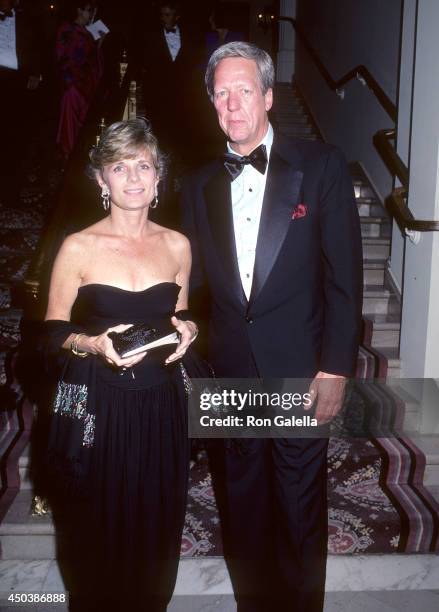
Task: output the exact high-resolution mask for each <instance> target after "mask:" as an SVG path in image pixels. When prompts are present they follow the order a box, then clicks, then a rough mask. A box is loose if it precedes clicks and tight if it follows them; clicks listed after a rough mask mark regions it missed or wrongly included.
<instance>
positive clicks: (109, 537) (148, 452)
mask: <svg viewBox="0 0 439 612" xmlns="http://www.w3.org/2000/svg"><path fill="white" fill-rule="evenodd" d="M90 157H91V165H92V169H93V172H94V175H95V177H96V180H97V181H98V183H99V185H100V187H101V189H102V201H103V205H104V208H106V209H108V215H107V216H105V218H104V219H102V220H101V221H99V222H98V223H96V224H94V225H92V226H90V227H88V228H86V229H85V230H83V231H81V232H78V233H76V234H73V235H70V236H68V237H67V238H66V240H65V241H64V243H63V245H62V247H61V249H60V251H59V254H58V256H57V259H56V261H55V264H54V269H53V273H52V278H51V286H50V292H49V305H48V311H47V315H46V323H45V325H46V329H47V337H48V338H49V342H48V345H50V351H51V355H52V356H54V355H55V357H56V358H57V359H58V363H59V364H62V367H61V368H60V371H62V374H59V375H58V383H57V389H56V394H55V400H54V405H53V412H54V414H53V423H52V429H51V434H50V436H51V444H50V446H51V448H50V463H51V465H52V467H53V469H54V473H55V472H56V469H57V468H58V471H59V472H61V475H62V478H61V480H62V482H63V484H64V485H66V486H65V490H64V492H63V493H62V494H61V495H58V501H60V503H59V504H55V511H54V515H55V522H56V524H57V525H61V526H62V528H63V529H62V531H63V534H62V537H61V536H60V537H59V538H58V540H59V544H58V553H59V558H60V561H61V563H62V567H63V573H64V578H65V580H66V584H67V587H68V589H69V590H70V600H71V603H70V609H71V610H81V611H84V610H104V609H106V610H128V609H135V610H147V611H148V612H159V611H160V612H162V611H164V610H166V607H167V604H168V602H169V600H170V598H171V596H172V592H173V589H174V585H175V580H176V574H177V568H178V560H179V554H180V540H181V534H182V529H183V522H184V515H185V504H186V494H187V478H188V463H189V453H188V439H187V425H186V405H185V397H184V388H183V386H182V383H181V378H180V376H179V364H178V359H179V358H180V357H181V356H182V355H183V354H184V352H185V351H186V349H187V347H188V345H189V344H190V342H191V341H192V340H193V339H194V338H195V335H196V326H195V324H193V323H192V322H191V321H183V320H181V319H180V318H178V317H179V313H180V315H181V318H183V319H184V318H185V317H184V316H183V314H182V313H183V312H184V311H185V312H186V314H187V294H188V279H189V272H190V264H191V261H190V260H191V256H190V247H189V244H188V241H187V239H186V238H185V237H184V236H182V235H181V234H179V233H177V232H174V231H171V230H168V229H166V228H164V227H161V226H159V225H157V224H155V223H153V222H151V221H150V220H149V219H148V209H149V207H150V206H151V205H154V202H156V201H157V200H156V197H157V184H158V181H159V179H160V177H161V175H162V172H163V163H162V157H161V154H160V152H159V150H158V147H157V141H156V139H155V137H154V136H153V135H152V133H151V132H150V130H149V128H148V125H147V123H146V122H145V121H144V120H141V119H134V120H129V121H126V122H119V123H116V124H113V125H112V126H110V127H109V128H107V130H106V132H105V133H104V134H103V136H102V138H101V140H100V144H99V146H98V147H97V148H95V149H94V150H93V151H92V153H91V156H90ZM175 315H177V316H175ZM186 318H187V317H186ZM169 321H171V322H172V324H173V325H174V327H175V328H176V329H177V330H178V331H179V332H180V334H181V339H180V343H179V345H177V346H176V345H172V346H169V345H168V346H166V347H162V348H161V349H157V350H154V351H151V352H150V353H148V354H147V353H141V354H139V355H136V356H134V357H129V358H125V359H122V358H121V357H120V356H119V355H118V354H117V353H116V352H115V350H114V348H113V345H112V342H111V340H110V338H109V337H108V335H107V334H108V332H109V331H110V330H115V331H122V330H124V329H126V328H127V327H128V325H130V324H134V323H148V324H149V325H151V326H152V327H157V328H159V329H160V326H163V325H164V324H169ZM72 475H73V476H72ZM70 481H72V482H73V481H74V483H75V486H72V487H71V488H70V489H69V487H68V486H67V485H68V483H69V482H70ZM69 490H70V491H71V492H72V491H74V493H75V494H74V495H73V494H72V495H71V496H70V495H69ZM78 491H80V494H79V493H78Z"/></svg>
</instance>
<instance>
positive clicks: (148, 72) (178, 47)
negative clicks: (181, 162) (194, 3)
mask: <svg viewBox="0 0 439 612" xmlns="http://www.w3.org/2000/svg"><path fill="white" fill-rule="evenodd" d="M194 61H195V60H194V48H193V44H192V42H191V39H190V36H189V34H188V32H187V30H186V29H185V28H184V27H182V26H181V24H180V11H179V7H178V4H176V3H175V2H172V1H170V0H167V1H166V0H165V1H164V2H162V3H161V4H160V24H159V27H158V28H157V29H156V30H154V31H152V32H150V33H148V35H147V38H146V40H145V46H144V50H143V62H142V63H143V75H144V76H143V90H144V95H145V105H146V110H147V116H148V119H150V120H151V122H152V127H153V130H154V133H155V134H156V135H157V137H158V139H159V142H160V145H161V147H162V148H164V149H165V150H166V151H167V152H170V153H173V154H174V155H175V154H176V155H179V154H181V152H182V151H181V149H182V143H183V141H184V139H185V138H184V137H185V135H186V133H187V132H186V130H187V128H188V126H187V110H188V109H186V107H185V109H184V114H185V115H186V121H185V122H182V121H181V116H182V115H181V105H182V104H183V105H186V94H187V92H189V91H190V87H191V84H192V75H193V73H194V69H195V65H194Z"/></svg>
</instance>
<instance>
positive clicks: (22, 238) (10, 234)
mask: <svg viewBox="0 0 439 612" xmlns="http://www.w3.org/2000/svg"><path fill="white" fill-rule="evenodd" d="M40 234H41V232H40V231H39V230H32V229H29V228H26V229H25V230H23V229H22V228H19V229H17V228H14V229H0V253H2V254H4V255H5V254H8V253H11V254H12V253H16V254H18V253H20V254H25V255H28V254H32V252H33V251H35V249H36V247H37V244H38V240H39V239H40Z"/></svg>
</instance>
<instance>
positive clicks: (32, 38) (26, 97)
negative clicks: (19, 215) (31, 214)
mask: <svg viewBox="0 0 439 612" xmlns="http://www.w3.org/2000/svg"><path fill="white" fill-rule="evenodd" d="M40 80H41V52H40V41H39V39H38V29H37V28H36V27H35V24H32V23H31V22H30V20H29V19H28V17H27V15H26V14H25V12H24V11H23V10H21V9H20V8H19V7H18V5H17V2H15V0H0V92H1V93H0V117H1V121H2V128H1V140H2V145H1V147H0V203H2V204H6V205H13V204H15V203H16V202H17V200H18V195H19V188H20V184H21V170H22V168H21V163H20V160H21V157H22V150H23V147H24V146H25V145H24V142H23V141H24V137H25V134H26V132H27V128H28V126H29V123H30V121H29V117H30V114H31V110H32V107H33V105H34V100H35V96H36V92H37V91H38V88H39V85H40ZM27 136H28V134H27ZM11 160H12V163H11Z"/></svg>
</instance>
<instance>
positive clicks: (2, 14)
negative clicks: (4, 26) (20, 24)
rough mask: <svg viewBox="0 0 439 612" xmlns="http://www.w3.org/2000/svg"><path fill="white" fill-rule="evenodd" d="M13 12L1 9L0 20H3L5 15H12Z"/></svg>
mask: <svg viewBox="0 0 439 612" xmlns="http://www.w3.org/2000/svg"><path fill="white" fill-rule="evenodd" d="M13 16H14V13H13V12H12V11H3V12H2V13H0V21H4V20H5V19H6V18H7V17H13Z"/></svg>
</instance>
